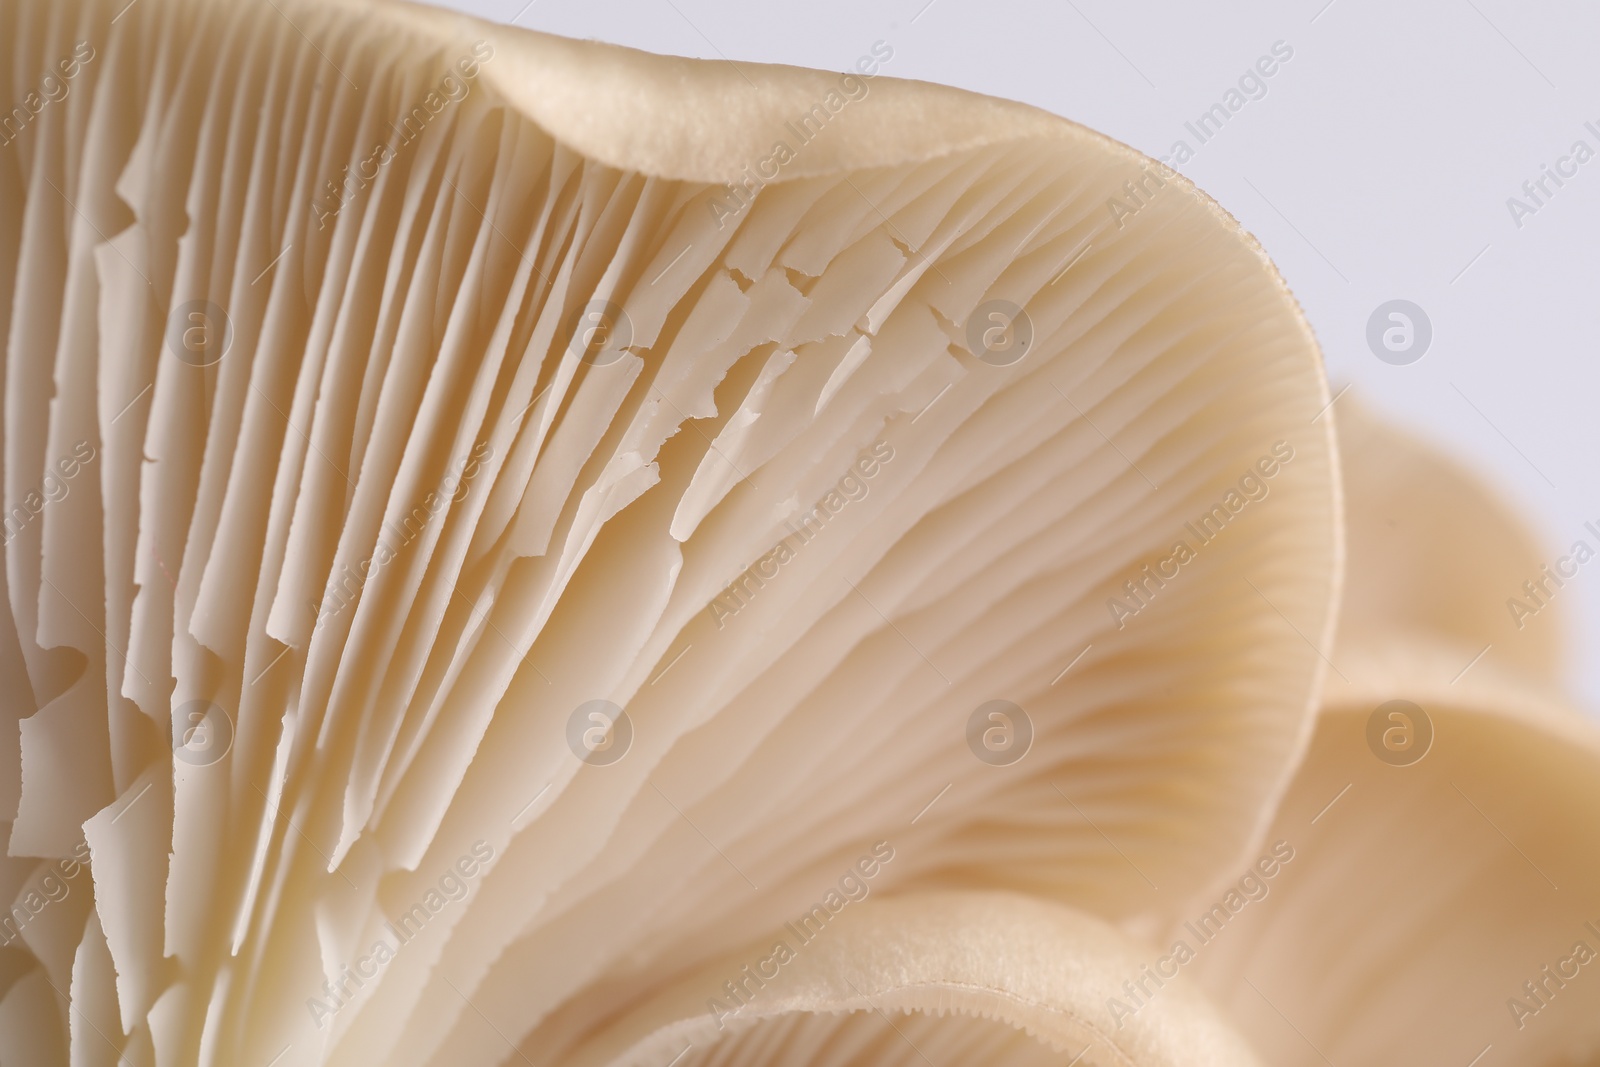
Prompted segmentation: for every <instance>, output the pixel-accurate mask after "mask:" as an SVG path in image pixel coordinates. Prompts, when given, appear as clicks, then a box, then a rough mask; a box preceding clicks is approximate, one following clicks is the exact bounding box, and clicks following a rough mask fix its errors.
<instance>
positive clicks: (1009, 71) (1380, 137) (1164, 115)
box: [445, 0, 1600, 710]
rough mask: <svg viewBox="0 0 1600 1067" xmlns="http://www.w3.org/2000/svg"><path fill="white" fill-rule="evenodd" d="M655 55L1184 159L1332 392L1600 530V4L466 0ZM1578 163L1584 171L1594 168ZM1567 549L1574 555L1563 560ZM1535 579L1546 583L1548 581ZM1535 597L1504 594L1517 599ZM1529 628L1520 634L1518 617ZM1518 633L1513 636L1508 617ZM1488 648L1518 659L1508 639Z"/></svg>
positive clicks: (1552, 516) (1549, 530)
mask: <svg viewBox="0 0 1600 1067" xmlns="http://www.w3.org/2000/svg"><path fill="white" fill-rule="evenodd" d="M445 6H450V7H455V8H457V9H460V10H465V11H470V12H472V13H473V14H477V15H480V16H482V17H485V18H489V19H493V20H496V21H500V22H514V23H515V24H516V25H519V26H524V27H529V28H533V29H538V30H544V31H547V32H550V33H557V34H562V35H565V36H569V37H590V38H598V39H601V40H605V41H611V42H615V43H618V44H625V45H630V46H633V47H636V48H642V49H646V50H649V51H653V52H665V53H672V54H676V55H685V56H698V57H702V58H710V59H719V58H720V59H729V60H732V61H735V62H738V61H741V60H743V61H752V62H777V63H790V64H795V65H800V66H808V67H819V68H824V69H831V70H839V71H844V70H849V69H852V68H853V67H854V65H855V62H856V59H857V57H859V56H861V55H863V54H865V53H867V51H868V50H869V48H870V47H871V45H872V44H873V42H874V41H877V40H883V41H885V42H887V43H888V44H889V45H890V46H891V47H892V48H893V49H894V57H893V59H892V60H890V61H889V62H888V63H886V64H885V65H884V66H883V68H882V73H883V74H885V75H890V76H894V77H901V78H917V79H923V80H927V81H935V82H943V83H945V84H949V85H957V86H961V87H963V88H966V89H972V90H976V91H978V92H981V93H987V94H990V95H994V96H1001V97H1007V98H1010V99H1014V100H1021V101H1024V102H1027V103H1030V104H1034V105H1037V106H1039V107H1042V108H1045V109H1047V110H1049V111H1052V112H1055V113H1056V114H1059V115H1063V116H1066V117H1068V118H1071V119H1075V120H1077V121H1079V122H1082V123H1084V124H1086V125H1088V126H1091V127H1094V128H1095V129H1098V130H1101V131H1103V132H1105V133H1107V134H1109V135H1111V136H1112V137H1115V138H1117V139H1119V140H1121V141H1125V142H1127V143H1128V144H1131V145H1133V146H1134V147H1135V148H1138V149H1140V150H1142V151H1145V152H1147V153H1149V154H1151V155H1154V156H1164V155H1168V154H1169V153H1170V152H1171V150H1172V147H1173V143H1174V142H1175V141H1177V140H1179V139H1182V140H1184V141H1186V142H1188V144H1189V146H1190V147H1191V148H1193V149H1195V155H1194V158H1193V159H1191V160H1190V161H1189V162H1187V163H1185V164H1182V165H1180V166H1179V169H1180V170H1182V171H1183V172H1184V173H1185V174H1186V175H1188V176H1189V177H1190V178H1191V179H1193V180H1194V181H1195V183H1196V184H1198V185H1199V186H1200V187H1201V188H1203V189H1205V190H1206V191H1207V192H1209V193H1210V194H1211V195H1212V196H1214V197H1215V198H1216V199H1217V200H1218V201H1219V202H1220V203H1221V204H1222V205H1223V206H1224V207H1225V208H1227V209H1228V210H1229V211H1230V212H1232V213H1233V214H1234V215H1235V216H1236V217H1237V218H1238V219H1239V220H1240V221H1241V222H1242V223H1243V225H1244V226H1245V228H1246V229H1248V230H1250V231H1251V232H1252V233H1254V234H1255V235H1256V236H1257V237H1258V238H1259V239H1260V241H1261V243H1262V244H1263V245H1264V246H1265V247H1266V249H1267V251H1268V253H1269V254H1270V255H1271V256H1272V257H1273V259H1274V260H1275V261H1276V262H1277V264H1278V266H1279V268H1280V269H1281V270H1282V271H1283V273H1284V276H1285V277H1286V278H1287V279H1288V281H1289V284H1290V286H1291V287H1292V288H1293V289H1294V291H1295V294H1296V295H1297V296H1298V298H1299V300H1300V303H1301V305H1302V306H1303V307H1304V308H1305V310H1306V314H1307V315H1308V316H1309V318H1310V320H1311V324H1312V326H1313V328H1314V329H1315V330H1316V332H1317V336H1318V339H1319V340H1320V342H1321V344H1322V347H1323V351H1324V353H1325V355H1326V357H1327V362H1328V370H1329V374H1330V376H1331V377H1332V379H1333V382H1334V388H1335V389H1338V388H1340V387H1341V386H1343V385H1345V384H1347V383H1353V384H1354V387H1355V389H1356V390H1357V391H1358V392H1359V393H1361V394H1363V395H1364V397H1365V399H1366V400H1367V402H1368V403H1370V404H1372V405H1374V406H1376V407H1378V408H1379V409H1381V410H1383V411H1385V412H1387V413H1388V414H1389V416H1390V417H1392V418H1395V419H1398V420H1399V421H1400V422H1402V423H1404V424H1406V425H1409V426H1411V427H1412V428H1413V429H1415V430H1416V431H1417V432H1419V433H1421V434H1422V435H1424V436H1426V437H1429V438H1432V439H1434V440H1436V441H1440V442H1443V443H1444V445H1445V447H1446V448H1447V449H1448V450H1450V451H1452V452H1454V453H1455V454H1457V455H1459V456H1461V457H1463V458H1464V459H1465V460H1466V461H1467V462H1468V463H1469V464H1470V465H1471V466H1473V467H1474V468H1476V469H1477V470H1479V471H1480V472H1481V473H1482V474H1483V475H1484V476H1485V477H1487V478H1489V479H1490V480H1491V481H1492V482H1494V483H1495V484H1496V485H1498V486H1499V488H1500V489H1501V490H1502V492H1503V493H1504V494H1505V495H1506V496H1507V497H1508V498H1509V499H1510V500H1511V501H1512V502H1513V503H1514V504H1515V505H1516V506H1517V507H1518V508H1519V510H1520V511H1521V512H1522V514H1523V515H1524V516H1525V518H1526V519H1527V521H1528V522H1529V524H1530V525H1532V526H1533V527H1535V528H1536V529H1537V530H1539V531H1540V533H1541V535H1542V536H1543V538H1544V540H1545V542H1546V544H1547V546H1548V555H1547V559H1548V560H1551V561H1553V560H1554V558H1555V557H1556V556H1558V555H1560V554H1562V553H1563V552H1564V551H1565V548H1564V546H1569V545H1571V543H1572V542H1573V541H1574V540H1576V539H1577V538H1579V537H1585V538H1587V539H1588V540H1589V541H1590V543H1591V544H1593V543H1594V538H1593V537H1591V536H1590V535H1588V534H1586V532H1585V531H1584V529H1583V523H1584V521H1585V520H1594V521H1595V522H1596V525H1600V469H1597V460H1600V447H1597V445H1600V425H1597V420H1596V418H1595V410H1596V406H1597V401H1600V366H1597V363H1596V359H1595V352H1596V342H1595V338H1596V336H1597V326H1600V293H1597V284H1596V283H1597V281H1600V248H1597V242H1596V236H1597V235H1600V135H1597V134H1596V133H1593V132H1590V131H1589V130H1587V129H1586V128H1585V125H1584V124H1585V122H1587V121H1592V122H1594V124H1595V126H1596V129H1597V130H1600V62H1597V52H1600V6H1596V5H1593V4H1580V3H1579V2H1578V0H1566V2H1563V3H1548V2H1546V3H1532V4H1530V3H1517V2H1514V0H1427V2H1414V0H1407V2H1404V3H1394V2H1378V0H1333V2H1332V3H1329V2H1328V0H1294V2H1282V0H1279V2H1266V0H1231V2H1229V3H1227V4H1225V5H1224V4H1218V3H1209V4H1195V3H1179V2H1177V0H1165V2H1161V3H1150V2H1146V3H1126V2H1124V3H1113V2H1111V0H1049V2H1048V3H1047V2H1044V0H1034V2H1031V3H1024V2H1018V0H932V3H929V2H928V0H891V2H881V3H880V2H873V3H864V2H859V0H858V2H855V3H847V2H841V0H807V2H805V3H792V2H791V3H764V2H762V0H753V2H732V0H599V2H596V0H535V2H533V3H531V4H529V3H527V0H446V4H445ZM1277 41H1282V42H1285V43H1286V44H1287V45H1288V46H1289V47H1291V48H1292V49H1293V50H1294V54H1293V58H1292V59H1290V60H1289V61H1288V62H1286V63H1284V64H1282V66H1281V68H1280V69H1279V70H1278V71H1277V73H1276V74H1274V75H1273V77H1272V78H1270V79H1268V80H1267V82H1266V84H1267V92H1266V95H1265V96H1263V97H1261V98H1260V99H1256V100H1251V101H1250V102H1248V103H1247V104H1246V105H1245V106H1244V107H1242V108H1241V109H1239V111H1238V113H1237V114H1235V115H1233V117H1232V118H1231V119H1230V120H1229V121H1228V122H1227V124H1226V126H1225V127H1224V128H1223V129H1222V130H1221V131H1220V132H1219V133H1217V134H1216V135H1215V136H1214V137H1213V138H1212V139H1211V140H1210V141H1208V142H1207V143H1205V144H1204V145H1200V144H1199V142H1198V141H1197V140H1196V139H1195V137H1194V136H1193V135H1192V134H1190V133H1189V132H1188V131H1186V130H1185V128H1184V123H1185V122H1186V121H1194V120H1196V119H1197V118H1198V117H1199V115H1200V114H1201V113H1202V112H1204V111H1205V110H1207V109H1208V108H1209V107H1210V106H1211V105H1212V104H1215V103H1218V102H1220V101H1221V100H1222V97H1223V94H1224V93H1226V92H1227V90H1229V89H1230V88H1233V87H1235V86H1236V84H1237V82H1238V79H1239V77H1240V75H1241V74H1243V73H1244V72H1245V71H1246V69H1247V68H1249V67H1250V66H1251V65H1252V64H1253V63H1254V62H1255V61H1256V59H1257V58H1258V57H1260V56H1263V55H1266V54H1268V52H1269V50H1270V49H1271V47H1272V45H1273V43H1274V42H1277ZM1579 139H1582V140H1584V141H1587V142H1588V145H1589V147H1590V149H1592V150H1594V151H1596V153H1597V158H1595V159H1593V160H1590V161H1589V162H1588V163H1587V164H1586V165H1584V166H1582V167H1580V168H1579V169H1578V173H1577V175H1576V176H1575V177H1572V178H1564V179H1563V181H1564V182H1565V185H1564V186H1563V187H1561V188H1559V189H1558V188H1556V187H1555V186H1554V184H1553V183H1549V182H1547V186H1546V187H1547V189H1549V190H1551V191H1552V192H1553V195H1551V196H1549V197H1548V198H1546V197H1544V195H1543V194H1540V196H1541V199H1544V201H1545V202H1544V204H1543V206H1540V207H1538V210H1537V211H1536V212H1535V213H1534V214H1530V215H1526V216H1524V217H1523V218H1522V219H1521V220H1520V221H1521V225H1520V226H1519V225H1518V224H1517V221H1516V220H1515V219H1513V216H1512V213H1511V211H1510V210H1509V208H1508V205H1507V199H1508V198H1509V197H1512V196H1520V197H1522V198H1523V199H1524V200H1525V202H1527V203H1529V204H1530V205H1532V203H1533V202H1532V201H1531V200H1528V199H1527V197H1526V195H1525V194H1523V193H1522V189H1521V187H1522V184H1523V182H1525V181H1529V180H1535V179H1538V178H1539V177H1540V174H1541V166H1542V165H1551V166H1553V165H1554V164H1555V163H1556V161H1557V159H1558V158H1559V157H1561V156H1564V155H1567V154H1568V153H1569V152H1570V151H1571V149H1572V146H1573V142H1574V141H1576V140H1579ZM1569 169H1570V164H1569ZM1396 298H1400V299H1407V300H1410V301H1413V302H1415V303H1416V304H1417V305H1419V306H1421V307H1422V308H1423V309H1424V311H1425V312H1426V314H1427V316H1428V317H1429V319H1430V320H1431V323H1432V327H1433V339H1432V343H1431V345H1430V347H1429V349H1428V351H1427V352H1426V354H1425V355H1424V356H1423V358H1422V359H1421V360H1420V361H1418V362H1415V363H1412V364H1409V365H1405V366H1394V365H1390V364H1387V363H1384V362H1382V361H1380V360H1379V359H1377V358H1376V357H1375V356H1374V354H1373V352H1372V351H1371V350H1370V349H1369V347H1368V345H1367V341H1366V332H1367V321H1368V319H1369V317H1370V316H1371V315H1372V313H1373V312H1374V310H1375V309H1376V308H1377V307H1378V306H1379V305H1380V304H1383V303H1384V302H1386V301H1388V300H1391V299H1396ZM1558 546H1560V547H1558ZM1529 577H1534V576H1533V575H1530V576H1529ZM1516 592H1517V590H1510V589H1508V590H1505V591H1504V593H1503V594H1501V595H1502V596H1506V597H1509V596H1511V595H1513V594H1515V593H1516ZM1555 603H1556V606H1557V607H1559V608H1561V609H1564V610H1565V612H1566V614H1567V617H1568V618H1569V619H1570V620H1571V621H1572V623H1573V625H1574V626H1575V629H1576V636H1577V640H1576V642H1575V647H1574V649H1573V652H1574V659H1575V661H1576V669H1575V676H1574V678H1573V682H1574V684H1575V686H1576V687H1577V688H1578V690H1579V692H1580V693H1581V694H1582V695H1583V696H1584V698H1585V699H1586V700H1587V703H1588V705H1589V707H1590V708H1591V710H1600V657H1596V656H1594V655H1592V654H1591V650H1592V649H1594V648H1595V647H1596V640H1597V639H1600V560H1595V561H1592V562H1590V563H1589V564H1588V566H1587V567H1585V568H1584V569H1583V570H1581V571H1580V573H1579V575H1578V577H1576V578H1575V579H1573V580H1572V581H1570V582H1568V583H1567V585H1566V587H1565V588H1563V589H1562V590H1560V591H1559V592H1558V594H1557V596H1556V601H1555ZM1508 619H1509V617H1508ZM1508 625H1509V622H1508ZM1489 655H1491V656H1492V655H1493V651H1492V649H1491V651H1490V653H1489Z"/></svg>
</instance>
